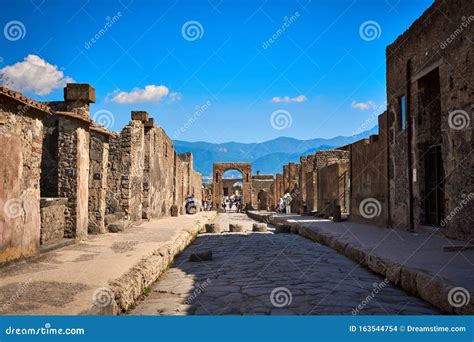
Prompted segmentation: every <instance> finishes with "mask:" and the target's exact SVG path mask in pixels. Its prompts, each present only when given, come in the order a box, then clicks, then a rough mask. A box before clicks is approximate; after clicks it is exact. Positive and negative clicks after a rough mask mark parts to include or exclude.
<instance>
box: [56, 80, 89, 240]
mask: <svg viewBox="0 0 474 342" xmlns="http://www.w3.org/2000/svg"><path fill="white" fill-rule="evenodd" d="M64 100H65V104H66V108H67V110H68V111H67V112H65V113H59V112H58V113H57V115H58V122H57V125H58V197H63V198H67V199H68V204H67V209H66V230H65V234H64V235H65V237H68V238H76V239H78V240H82V239H84V238H86V237H87V231H88V217H89V211H88V201H89V184H88V183H89V139H90V136H89V133H90V132H89V126H90V122H89V104H90V103H93V102H94V101H95V90H94V88H92V87H91V86H90V85H88V84H68V85H67V86H66V88H65V89H64ZM71 114H78V115H80V117H76V116H74V115H71Z"/></svg>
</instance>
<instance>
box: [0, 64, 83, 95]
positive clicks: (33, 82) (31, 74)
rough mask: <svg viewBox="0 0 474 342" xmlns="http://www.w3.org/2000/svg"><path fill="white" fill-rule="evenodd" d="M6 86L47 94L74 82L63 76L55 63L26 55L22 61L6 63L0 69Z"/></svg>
mask: <svg viewBox="0 0 474 342" xmlns="http://www.w3.org/2000/svg"><path fill="white" fill-rule="evenodd" d="M0 73H2V74H3V78H4V79H6V80H8V86H9V87H11V88H13V89H15V90H18V91H22V92H25V91H32V92H34V93H35V94H37V95H48V94H49V93H51V92H52V91H53V90H55V89H58V88H63V87H64V86H65V85H66V83H71V82H74V81H73V79H72V78H70V77H65V76H64V73H63V72H62V71H61V70H59V69H58V67H57V66H56V65H52V64H49V63H48V62H46V61H45V60H44V59H42V58H41V57H39V56H36V55H28V56H26V57H25V58H24V60H23V61H22V62H18V63H15V64H13V65H8V66H6V67H4V68H3V69H1V70H0Z"/></svg>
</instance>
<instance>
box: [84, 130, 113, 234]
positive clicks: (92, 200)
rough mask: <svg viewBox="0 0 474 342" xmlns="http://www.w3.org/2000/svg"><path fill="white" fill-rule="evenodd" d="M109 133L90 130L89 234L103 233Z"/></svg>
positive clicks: (104, 230)
mask: <svg viewBox="0 0 474 342" xmlns="http://www.w3.org/2000/svg"><path fill="white" fill-rule="evenodd" d="M109 136H110V132H107V131H105V130H103V129H98V128H91V138H90V153H89V157H90V171H89V234H99V233H105V232H106V229H105V222H104V219H105V212H106V195H107V177H108V159H109Z"/></svg>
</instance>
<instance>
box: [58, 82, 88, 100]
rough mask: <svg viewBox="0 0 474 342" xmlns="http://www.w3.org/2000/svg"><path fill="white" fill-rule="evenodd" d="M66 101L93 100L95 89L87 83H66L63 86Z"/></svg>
mask: <svg viewBox="0 0 474 342" xmlns="http://www.w3.org/2000/svg"><path fill="white" fill-rule="evenodd" d="M64 99H65V100H66V101H82V102H86V103H94V102H95V89H94V87H92V86H91V85H90V84H87V83H68V84H67V85H66V87H65V88H64Z"/></svg>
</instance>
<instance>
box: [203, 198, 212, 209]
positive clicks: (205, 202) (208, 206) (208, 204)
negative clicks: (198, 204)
mask: <svg viewBox="0 0 474 342" xmlns="http://www.w3.org/2000/svg"><path fill="white" fill-rule="evenodd" d="M202 210H204V211H211V210H212V201H211V200H208V199H203V200H202Z"/></svg>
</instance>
